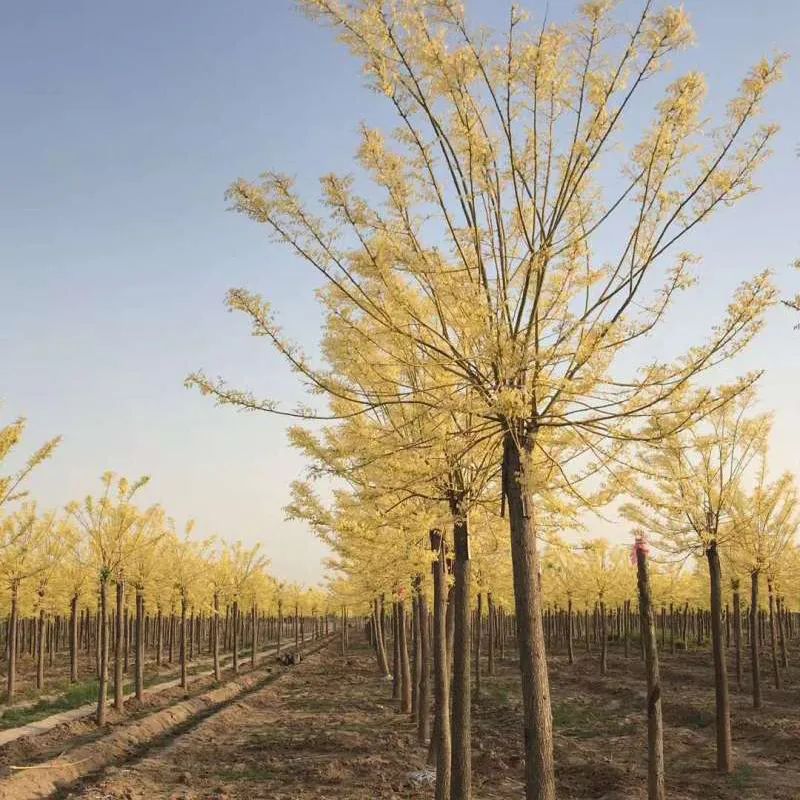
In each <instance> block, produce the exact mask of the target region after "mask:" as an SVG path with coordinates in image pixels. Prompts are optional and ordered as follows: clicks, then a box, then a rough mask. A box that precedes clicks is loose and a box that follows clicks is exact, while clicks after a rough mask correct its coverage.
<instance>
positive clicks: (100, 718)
mask: <svg viewBox="0 0 800 800" xmlns="http://www.w3.org/2000/svg"><path fill="white" fill-rule="evenodd" d="M97 627H98V634H99V639H98V641H99V643H100V670H99V676H98V682H97V684H98V685H97V724H98V725H105V722H106V694H107V693H108V656H109V641H108V638H109V637H108V579H107V578H101V579H100V613H99V615H98V619H97Z"/></svg>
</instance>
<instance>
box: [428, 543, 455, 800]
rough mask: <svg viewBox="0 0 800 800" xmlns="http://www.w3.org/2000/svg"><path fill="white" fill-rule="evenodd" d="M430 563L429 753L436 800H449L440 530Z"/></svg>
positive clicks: (444, 580)
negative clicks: (431, 707)
mask: <svg viewBox="0 0 800 800" xmlns="http://www.w3.org/2000/svg"><path fill="white" fill-rule="evenodd" d="M430 540H431V550H432V551H433V552H434V553H436V554H437V558H436V560H435V561H434V562H433V565H432V570H433V673H434V701H435V715H436V716H435V722H434V733H433V739H432V740H431V744H432V745H433V747H432V753H433V756H434V760H435V764H436V786H435V794H434V797H435V800H450V753H451V739H450V672H449V670H448V664H447V622H446V617H447V610H446V603H447V567H446V556H445V549H444V542H443V540H442V534H441V532H439V531H431V532H430Z"/></svg>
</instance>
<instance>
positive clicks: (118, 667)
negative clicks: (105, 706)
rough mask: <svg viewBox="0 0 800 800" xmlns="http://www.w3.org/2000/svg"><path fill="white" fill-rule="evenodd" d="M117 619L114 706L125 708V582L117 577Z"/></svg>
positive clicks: (118, 708) (117, 708)
mask: <svg viewBox="0 0 800 800" xmlns="http://www.w3.org/2000/svg"><path fill="white" fill-rule="evenodd" d="M116 611H117V621H116V630H115V631H114V708H115V709H116V710H117V711H120V712H121V711H124V710H125V705H124V703H125V694H124V688H123V687H124V680H125V679H124V677H123V669H124V667H125V661H124V653H123V645H124V642H125V583H124V581H123V580H122V578H119V579H117V608H116Z"/></svg>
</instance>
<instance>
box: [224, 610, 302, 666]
mask: <svg viewBox="0 0 800 800" xmlns="http://www.w3.org/2000/svg"><path fill="white" fill-rule="evenodd" d="M296 621H297V617H296V616H295V622H296ZM231 625H232V626H233V674H234V675H238V674H239V601H238V600H234V601H233V608H232V609H231Z"/></svg>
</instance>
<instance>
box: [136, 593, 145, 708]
mask: <svg viewBox="0 0 800 800" xmlns="http://www.w3.org/2000/svg"><path fill="white" fill-rule="evenodd" d="M144 620H145V617H144V594H143V593H142V589H141V587H137V588H136V627H135V629H134V630H135V632H136V637H135V643H136V645H135V646H136V649H135V657H134V670H135V675H134V686H135V691H136V699H137V700H138V701H139V702H140V703H141V702H142V700H144Z"/></svg>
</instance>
